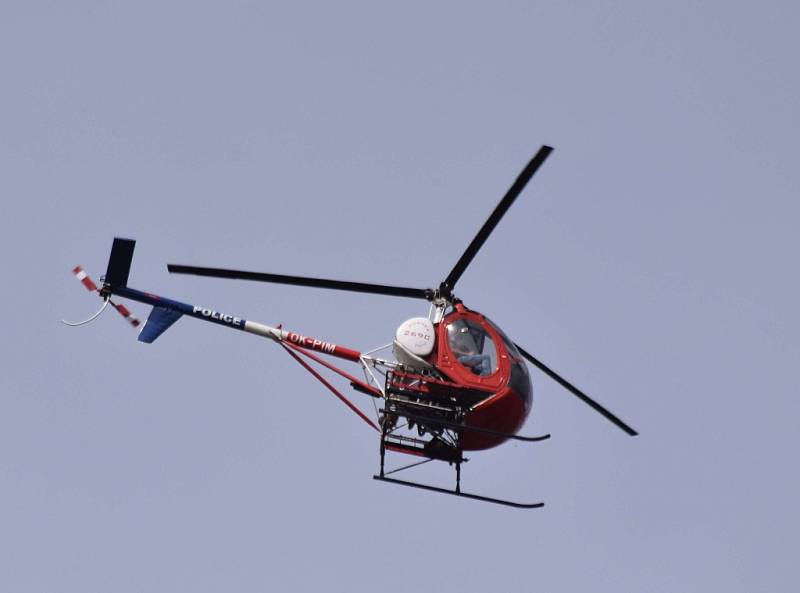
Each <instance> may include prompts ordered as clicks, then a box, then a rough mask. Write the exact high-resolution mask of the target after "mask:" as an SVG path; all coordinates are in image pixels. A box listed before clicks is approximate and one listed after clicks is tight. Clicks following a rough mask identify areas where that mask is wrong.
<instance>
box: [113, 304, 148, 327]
mask: <svg viewBox="0 0 800 593" xmlns="http://www.w3.org/2000/svg"><path fill="white" fill-rule="evenodd" d="M110 302H111V305H112V306H113V307H114V308H115V309H116V310H117V311H119V314H120V315H122V316H123V317H124V318H125V321H127V322H128V323H130V324H131V325H132V326H133V327H139V325H140V324H141V323H142V322H141V321H139V319H137V318H136V316H135V315H134V314H133V313H131V311H130V309H128V307H126V306H125V305H123V304H122V303H115V302H114V301H110Z"/></svg>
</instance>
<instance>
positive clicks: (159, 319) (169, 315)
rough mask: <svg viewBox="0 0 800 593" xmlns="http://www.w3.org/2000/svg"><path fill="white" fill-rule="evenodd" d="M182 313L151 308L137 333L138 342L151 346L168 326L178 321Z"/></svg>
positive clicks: (161, 308)
mask: <svg viewBox="0 0 800 593" xmlns="http://www.w3.org/2000/svg"><path fill="white" fill-rule="evenodd" d="M181 315H183V314H182V313H179V312H178V311H174V310H172V309H164V308H163V307H153V310H152V311H150V316H149V317H148V318H147V322H146V323H145V324H144V327H143V328H142V331H141V332H139V341H140V342H145V343H146V344H152V343H153V342H154V341H155V339H156V338H157V337H158V336H160V335H161V334H163V333H164V332H165V331H167V330H168V329H169V328H170V326H171V325H172V324H173V323H175V322H176V321H178V319H180V317H181Z"/></svg>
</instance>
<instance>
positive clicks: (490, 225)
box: [442, 146, 553, 291]
mask: <svg viewBox="0 0 800 593" xmlns="http://www.w3.org/2000/svg"><path fill="white" fill-rule="evenodd" d="M552 151H553V149H552V147H550V146H542V147H541V148H540V149H539V152H537V153H536V155H535V156H534V157H533V158H532V159H531V161H530V162H529V163H528V165H527V166H526V167H525V168H524V169H523V170H522V173H520V174H519V177H517V180H516V181H515V182H514V184H513V185H512V186H511V187H510V188H509V190H508V191H507V192H506V195H505V196H503V199H502V200H500V203H499V204H498V205H497V207H496V208H495V209H494V212H492V214H491V216H489V218H488V219H487V220H486V222H485V223H484V224H483V226H482V227H481V230H479V231H478V234H477V235H475V238H474V239H473V240H472V243H470V244H469V246H468V247H467V249H466V251H464V254H463V255H462V256H461V259H459V260H458V263H456V265H455V267H454V268H453V269H452V271H451V272H450V274H448V276H447V278H445V280H444V282H442V285H443V286H442V287H443V288H444V290H445V291H447V290H452V289H453V288H454V287H455V285H456V282H458V279H459V278H461V275H462V274H463V273H464V270H466V269H467V266H468V265H469V264H470V262H472V259H473V258H474V257H475V254H476V253H478V250H479V249H480V248H481V247H482V246H483V244H484V242H486V239H487V238H488V237H489V235H490V234H491V232H492V231H493V230H494V227H496V226H497V223H499V222H500V219H501V218H503V215H504V214H505V213H506V211H507V210H508V209H509V208H510V207H511V204H513V203H514V200H516V199H517V196H519V194H520V193H521V192H522V190H523V189H524V188H525V186H526V185H527V184H528V181H530V180H531V177H533V174H534V173H536V170H537V169H538V168H539V167H540V166H541V164H542V163H544V161H545V159H546V158H547V156H548V155H549V154H550V153H551V152H552Z"/></svg>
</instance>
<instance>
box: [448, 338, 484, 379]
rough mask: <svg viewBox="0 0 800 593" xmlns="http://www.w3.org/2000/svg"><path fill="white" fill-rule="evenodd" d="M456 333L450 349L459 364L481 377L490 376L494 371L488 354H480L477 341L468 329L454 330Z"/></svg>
mask: <svg viewBox="0 0 800 593" xmlns="http://www.w3.org/2000/svg"><path fill="white" fill-rule="evenodd" d="M453 329H455V333H454V335H453V338H452V339H451V340H450V347H451V348H452V350H453V353H454V354H455V355H456V358H457V359H458V362H460V363H461V364H463V365H464V366H465V367H467V368H469V370H471V371H472V372H473V373H475V374H476V375H479V376H481V377H482V376H484V375H488V374H489V373H491V371H492V360H491V357H490V356H489V355H488V354H481V353H480V352H478V347H477V346H476V345H475V340H474V339H473V337H472V335H471V334H470V333H469V328H468V327H459V328H453Z"/></svg>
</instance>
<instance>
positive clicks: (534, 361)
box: [515, 344, 639, 437]
mask: <svg viewBox="0 0 800 593" xmlns="http://www.w3.org/2000/svg"><path fill="white" fill-rule="evenodd" d="M515 346H516V347H517V350H519V352H520V354H522V356H524V357H525V358H527V359H528V360H529V361H530V363H531V364H533V365H534V366H535V367H537V368H538V369H539V370H540V371H542V372H543V373H544V374H545V375H547V376H548V377H550V378H551V379H553V380H554V381H555V382H556V383H558V384H559V385H561V386H562V387H564V388H565V389H566V390H567V391H569V392H570V393H572V395H574V396H576V397H577V398H578V399H580V400H581V401H582V402H584V403H585V404H588V405H589V406H591V407H592V408H594V410H595V411H596V412H599V413H600V414H602V415H603V416H605V417H606V418H607V419H608V420H610V421H611V422H613V423H614V424H616V425H617V426H618V427H619V428H621V429H622V430H624V431H625V432H627V433H628V434H629V435H631V436H632V437H633V436H636V435H637V434H639V433H638V432H636V431H635V430H634V429H633V428H631V427H630V426H628V425H627V424H625V423H624V422H623V421H622V420H620V419H619V418H617V417H616V416H615V415H614V414H612V413H611V412H609V411H608V410H607V409H605V408H604V407H603V406H601V405H600V404H598V403H597V402H596V401H594V400H593V399H592V398H590V397H589V396H588V395H586V394H585V393H584V392H583V391H581V390H580V389H578V388H577V387H575V386H574V385H573V384H572V383H570V382H569V381H567V380H566V379H564V378H563V377H561V376H560V375H558V374H557V373H556V372H555V371H554V370H552V369H551V368H550V367H548V366H547V365H545V364H544V363H543V362H542V361H541V360H538V359H537V358H535V357H534V356H533V355H532V354H530V353H528V352H526V351H525V349H524V348H522V347H521V346H520V345H519V344H515Z"/></svg>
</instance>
